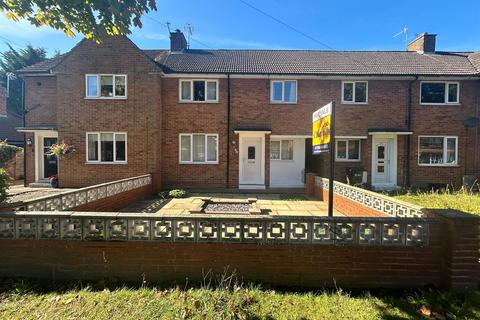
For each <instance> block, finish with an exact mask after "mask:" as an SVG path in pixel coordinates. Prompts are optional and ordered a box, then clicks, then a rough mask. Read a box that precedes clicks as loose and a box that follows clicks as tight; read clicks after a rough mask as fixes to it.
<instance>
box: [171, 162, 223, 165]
mask: <svg viewBox="0 0 480 320" xmlns="http://www.w3.org/2000/svg"><path fill="white" fill-rule="evenodd" d="M178 164H195V165H197V164H200V165H206V164H218V161H217V162H179V163H178Z"/></svg>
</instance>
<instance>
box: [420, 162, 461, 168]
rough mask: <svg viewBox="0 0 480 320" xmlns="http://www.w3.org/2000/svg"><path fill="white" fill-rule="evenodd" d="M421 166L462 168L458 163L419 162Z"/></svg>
mask: <svg viewBox="0 0 480 320" xmlns="http://www.w3.org/2000/svg"><path fill="white" fill-rule="evenodd" d="M418 166H419V167H432V168H460V165H458V164H420V163H419V164H418Z"/></svg>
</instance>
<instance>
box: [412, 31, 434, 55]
mask: <svg viewBox="0 0 480 320" xmlns="http://www.w3.org/2000/svg"><path fill="white" fill-rule="evenodd" d="M436 37H437V35H436V34H429V33H428V32H423V33H421V34H419V35H418V36H417V37H416V38H415V40H413V41H412V42H410V43H409V44H408V45H407V51H416V52H420V53H434V52H435V42H436Z"/></svg>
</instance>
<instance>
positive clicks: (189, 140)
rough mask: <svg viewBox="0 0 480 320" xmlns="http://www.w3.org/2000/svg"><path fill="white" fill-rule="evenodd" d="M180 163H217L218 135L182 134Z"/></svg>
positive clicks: (180, 137) (180, 138)
mask: <svg viewBox="0 0 480 320" xmlns="http://www.w3.org/2000/svg"><path fill="white" fill-rule="evenodd" d="M179 142H180V146H179V149H180V150H179V162H180V163H218V134H196V133H182V134H180V136H179Z"/></svg>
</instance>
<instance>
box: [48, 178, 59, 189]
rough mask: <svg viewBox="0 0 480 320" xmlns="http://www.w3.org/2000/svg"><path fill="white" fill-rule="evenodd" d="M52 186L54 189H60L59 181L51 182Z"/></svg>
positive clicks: (53, 180)
mask: <svg viewBox="0 0 480 320" xmlns="http://www.w3.org/2000/svg"><path fill="white" fill-rule="evenodd" d="M50 185H51V186H52V188H58V186H59V184H58V180H57V179H52V180H50Z"/></svg>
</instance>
